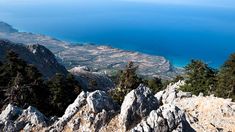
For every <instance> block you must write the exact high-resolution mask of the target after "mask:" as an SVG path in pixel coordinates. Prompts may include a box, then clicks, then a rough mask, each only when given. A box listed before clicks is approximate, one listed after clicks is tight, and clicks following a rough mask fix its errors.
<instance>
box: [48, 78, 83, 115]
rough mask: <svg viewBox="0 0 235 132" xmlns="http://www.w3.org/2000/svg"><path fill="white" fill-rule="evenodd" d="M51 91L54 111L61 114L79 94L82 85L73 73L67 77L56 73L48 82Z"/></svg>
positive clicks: (51, 102)
mask: <svg viewBox="0 0 235 132" xmlns="http://www.w3.org/2000/svg"><path fill="white" fill-rule="evenodd" d="M47 85H48V88H49V91H50V104H51V105H52V108H53V112H54V114H55V115H57V116H61V115H62V114H63V113H64V110H65V109H66V108H67V106H68V105H69V104H71V103H72V102H73V101H74V100H75V99H76V97H77V95H78V94H79V93H78V92H80V87H79V86H78V82H76V81H75V79H74V77H73V76H72V75H68V76H67V77H65V76H64V75H62V74H56V75H55V77H53V78H52V79H51V80H50V81H49V82H48V83H47Z"/></svg>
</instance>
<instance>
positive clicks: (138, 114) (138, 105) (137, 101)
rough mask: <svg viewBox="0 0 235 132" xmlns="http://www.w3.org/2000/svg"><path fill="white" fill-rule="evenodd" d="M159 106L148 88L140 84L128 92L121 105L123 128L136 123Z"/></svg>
mask: <svg viewBox="0 0 235 132" xmlns="http://www.w3.org/2000/svg"><path fill="white" fill-rule="evenodd" d="M158 107H159V105H158V101H157V99H156V98H155V97H154V95H153V94H152V92H151V91H150V90H149V88H147V87H145V86H143V85H140V86H139V87H138V88H137V89H135V90H132V91H131V92H130V93H128V94H127V95H126V97H125V99H124V101H123V104H122V106H121V113H120V118H121V120H122V123H123V125H124V127H125V129H129V128H131V127H132V126H133V125H136V124H138V123H139V122H140V121H141V120H142V118H144V117H146V116H148V114H149V113H150V112H151V111H152V110H156V109H157V108H158Z"/></svg>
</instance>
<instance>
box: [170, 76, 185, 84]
mask: <svg viewBox="0 0 235 132" xmlns="http://www.w3.org/2000/svg"><path fill="white" fill-rule="evenodd" d="M180 80H181V81H182V80H184V77H183V76H181V75H178V76H176V77H175V78H174V79H173V80H172V81H171V82H172V83H177V82H178V81H180Z"/></svg>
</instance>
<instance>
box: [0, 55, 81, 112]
mask: <svg viewBox="0 0 235 132" xmlns="http://www.w3.org/2000/svg"><path fill="white" fill-rule="evenodd" d="M80 92H81V88H80V86H79V83H78V82H77V81H76V80H75V78H74V77H73V76H72V75H70V74H69V75H68V76H67V77H64V76H62V75H60V74H58V75H56V76H55V77H54V78H52V79H51V80H49V81H48V82H47V83H45V82H44V80H43V79H42V75H41V73H39V71H38V70H37V68H36V67H34V66H33V65H30V64H27V63H26V62H25V61H24V60H22V59H20V58H19V57H18V55H17V54H16V53H14V52H13V51H10V52H9V53H8V54H7V56H6V59H5V62H4V63H0V108H2V107H3V106H4V105H7V104H9V103H13V104H15V105H17V106H19V107H22V108H25V107H28V106H29V105H31V106H34V107H36V108H38V109H39V110H40V111H41V112H43V113H45V114H46V115H49V114H50V115H57V116H60V115H61V114H62V112H64V110H65V108H66V107H67V106H68V105H69V104H70V103H72V102H73V101H74V99H75V98H76V96H77V95H78V94H79V93H80Z"/></svg>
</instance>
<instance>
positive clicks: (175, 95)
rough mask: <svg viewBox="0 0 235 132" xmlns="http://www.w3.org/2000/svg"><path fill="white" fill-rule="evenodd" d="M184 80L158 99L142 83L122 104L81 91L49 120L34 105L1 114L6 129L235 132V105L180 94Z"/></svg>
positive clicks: (100, 94)
mask: <svg viewBox="0 0 235 132" xmlns="http://www.w3.org/2000/svg"><path fill="white" fill-rule="evenodd" d="M182 84H183V82H178V83H176V84H173V85H169V86H168V88H167V89H165V90H164V91H161V92H158V93H157V94H156V95H154V94H153V93H152V92H151V91H150V90H149V88H147V87H144V86H143V85H140V86H139V87H138V88H137V89H135V90H132V91H131V92H130V93H128V94H127V95H126V97H125V99H124V102H123V103H122V105H121V106H119V105H117V104H116V103H115V102H114V101H113V100H112V98H110V97H109V96H108V95H107V94H106V93H105V92H104V91H100V90H97V91H94V92H82V93H81V94H80V95H79V96H78V97H77V99H76V100H75V101H74V103H72V104H71V105H69V106H68V108H67V109H66V111H65V113H64V115H63V116H62V117H60V118H55V117H53V118H47V117H45V116H44V115H43V114H42V113H40V112H39V111H37V110H36V109H35V108H33V107H29V108H28V109H25V110H23V109H21V108H18V107H16V106H13V105H11V104H9V105H8V107H7V108H6V109H5V110H4V111H2V113H1V115H0V130H2V131H20V130H24V131H31V130H32V131H51V132H54V131H65V132H68V131H77V132H79V131H101V132H122V131H131V132H153V131H156V132H168V131H175V132H182V131H186V132H194V131H205V132H211V131H234V126H235V103H234V102H231V100H229V99H227V100H226V99H221V98H216V97H213V96H207V97H203V96H194V95H192V94H191V93H184V92H182V91H179V90H178V87H179V86H180V85H182Z"/></svg>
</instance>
